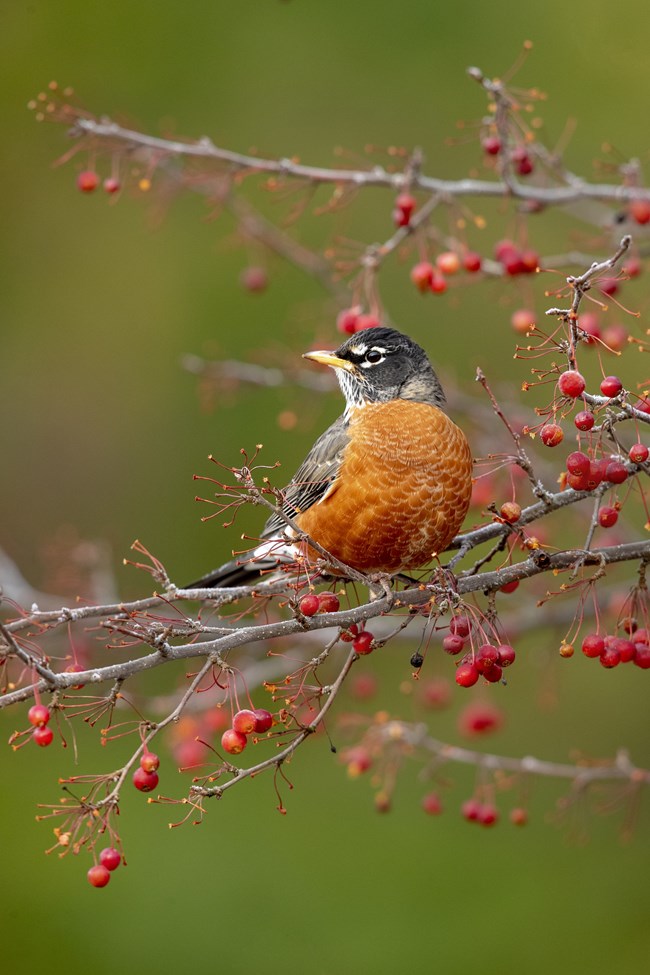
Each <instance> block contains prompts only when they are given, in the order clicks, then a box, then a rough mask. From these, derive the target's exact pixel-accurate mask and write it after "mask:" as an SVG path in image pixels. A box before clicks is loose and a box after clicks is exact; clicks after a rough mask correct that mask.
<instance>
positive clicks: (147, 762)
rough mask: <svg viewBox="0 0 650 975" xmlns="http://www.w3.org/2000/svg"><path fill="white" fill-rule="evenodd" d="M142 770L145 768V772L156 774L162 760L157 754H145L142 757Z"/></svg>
mask: <svg viewBox="0 0 650 975" xmlns="http://www.w3.org/2000/svg"><path fill="white" fill-rule="evenodd" d="M140 768H143V769H144V770H145V772H155V771H156V769H158V768H160V759H159V758H158V756H157V755H156V754H155V752H144V753H143V754H142V755H141V756H140Z"/></svg>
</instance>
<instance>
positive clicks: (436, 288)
mask: <svg viewBox="0 0 650 975" xmlns="http://www.w3.org/2000/svg"><path fill="white" fill-rule="evenodd" d="M431 290H432V291H433V293H434V294H437V295H442V294H444V293H445V291H446V290H447V281H446V279H445V277H444V275H442V274H438V273H435V272H434V275H433V279H432V281H431Z"/></svg>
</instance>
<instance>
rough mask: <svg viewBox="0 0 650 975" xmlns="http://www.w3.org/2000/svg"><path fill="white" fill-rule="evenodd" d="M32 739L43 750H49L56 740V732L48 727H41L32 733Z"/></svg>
mask: <svg viewBox="0 0 650 975" xmlns="http://www.w3.org/2000/svg"><path fill="white" fill-rule="evenodd" d="M32 738H33V739H34V741H35V742H36V744H37V745H40V746H41V748H47V746H48V745H51V744H52V741H53V740H54V732H53V731H52V729H51V728H48V727H46V725H40V726H39V727H38V728H34V730H33V731H32Z"/></svg>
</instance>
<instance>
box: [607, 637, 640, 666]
mask: <svg viewBox="0 0 650 975" xmlns="http://www.w3.org/2000/svg"><path fill="white" fill-rule="evenodd" d="M612 646H613V648H614V649H615V650H617V651H618V656H619V659H620V661H621V663H622V664H629V663H630V661H632V660H634V657H635V655H636V646H635V645H634V643H632V641H631V640H625V639H623V637H616V638H615V639H614V640H613V642H612Z"/></svg>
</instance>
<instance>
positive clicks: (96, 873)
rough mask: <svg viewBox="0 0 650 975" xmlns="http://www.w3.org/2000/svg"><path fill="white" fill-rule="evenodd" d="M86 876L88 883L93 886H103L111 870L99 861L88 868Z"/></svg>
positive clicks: (108, 878)
mask: <svg viewBox="0 0 650 975" xmlns="http://www.w3.org/2000/svg"><path fill="white" fill-rule="evenodd" d="M86 876H87V877H88V883H89V884H91V885H92V886H93V887H105V886H106V884H107V883H108V881H109V880H110V879H111V872H110V870H109V869H108V867H105V866H104V865H103V864H101V863H96V864H95V866H94V867H91V868H90V870H89V871H88V873H87V874H86Z"/></svg>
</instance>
